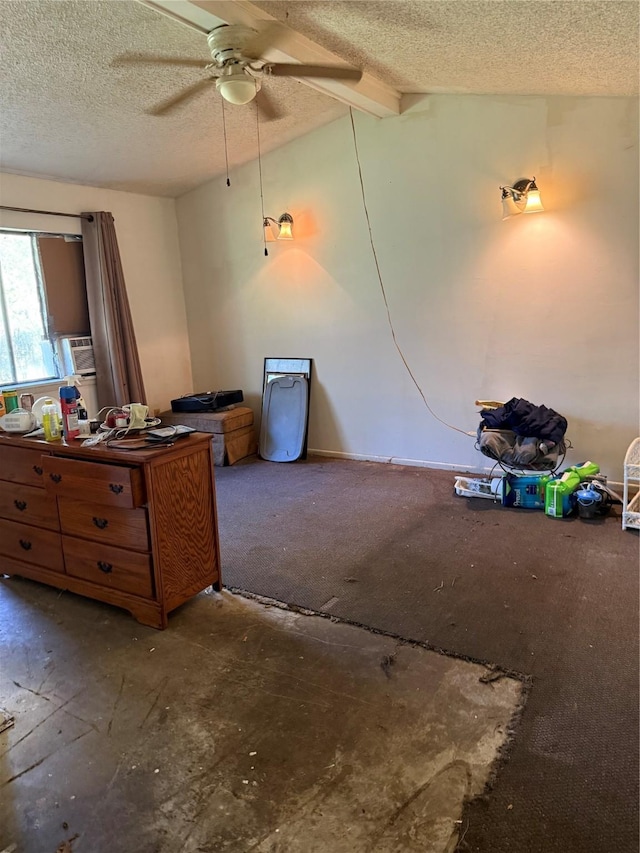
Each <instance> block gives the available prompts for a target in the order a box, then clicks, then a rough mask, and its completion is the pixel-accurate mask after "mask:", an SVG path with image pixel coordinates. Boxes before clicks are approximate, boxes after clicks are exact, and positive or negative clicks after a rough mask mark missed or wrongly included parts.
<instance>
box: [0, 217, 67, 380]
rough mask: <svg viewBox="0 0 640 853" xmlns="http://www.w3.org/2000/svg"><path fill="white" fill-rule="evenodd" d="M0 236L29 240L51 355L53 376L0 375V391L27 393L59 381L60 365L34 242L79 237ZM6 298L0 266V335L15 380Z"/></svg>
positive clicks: (27, 232)
mask: <svg viewBox="0 0 640 853" xmlns="http://www.w3.org/2000/svg"><path fill="white" fill-rule="evenodd" d="M0 234H10V235H23V236H24V235H27V236H29V237H30V241H31V253H32V257H33V267H34V271H35V277H36V281H37V287H38V302H39V306H40V316H41V318H42V321H43V326H44V331H45V334H46V339H47V340H48V341H49V343H50V345H51V352H52V358H53V365H54V368H55V371H56V374H55V376H43V377H40V378H38V379H25V380H18V379H17V378H9V379H5V378H3V377H2V376H1V375H0V386H1V387H2V388H7V387H11V388H15V389H17V390H23V389H28V388H30V387H37V386H40V385H47V384H50V383H55V382H58V381H59V380H60V379H63V378H64V376H63V371H62V365H61V364H60V359H59V358H58V353H57V349H56V341H55V336H54V335H53V334H52V331H51V317H50V315H49V306H48V301H47V288H46V285H45V281H44V276H43V271H42V258H41V256H40V247H39V244H38V239H39V238H40V237H57V238H62V239H65V238H68V239H71V240H73V241H80V242H81V241H82V237H81V236H80V235H78V234H73V233H69V232H59V231H38V230H33V229H27V228H7V227H4V226H3V227H0ZM5 300H6V297H5V291H4V283H3V279H2V267H1V266H0V308H1V309H2V310H1V313H2V318H1V319H0V331H2V332H3V333H4V334H5V336H6V339H7V343H8V348H9V353H10V358H11V367H12V374H13V377H16V363H15V356H14V347H13V340H12V337H11V334H10V331H9V325H8V318H7V308H6V301H5Z"/></svg>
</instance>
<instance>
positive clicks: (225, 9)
mask: <svg viewBox="0 0 640 853" xmlns="http://www.w3.org/2000/svg"><path fill="white" fill-rule="evenodd" d="M0 17H1V22H0V23H1V28H0V30H1V32H0V48H1V50H2V82H1V84H0V113H1V120H2V135H1V138H0V169H1V170H3V171H9V172H16V173H20V174H28V175H35V176H40V177H50V178H54V179H58V180H65V181H72V182H76V183H83V184H89V185H95V186H105V187H110V188H116V189H126V190H129V191H134V192H144V193H151V194H156V195H168V196H175V195H179V194H181V193H183V192H186V191H188V190H189V189H192V188H193V187H195V186H198V185H199V184H201V183H203V182H205V181H207V180H209V179H211V178H212V177H214V176H216V175H219V174H221V173H223V172H224V171H225V169H226V164H227V160H228V164H229V168H233V167H234V166H237V165H240V164H241V163H244V162H247V161H249V160H251V159H254V158H255V157H256V155H257V142H258V132H259V135H260V145H261V150H262V152H263V153H265V152H267V151H269V150H272V149H274V148H276V147H278V146H280V145H283V144H284V143H286V142H287V141H289V140H291V139H293V138H295V137H297V136H301V135H303V134H305V133H308V132H309V131H311V130H314V129H315V128H317V127H319V126H321V125H324V124H327V123H329V122H331V121H333V120H335V119H336V118H338V117H340V116H342V115H344V114H345V113H346V112H347V111H348V109H349V106H348V104H353V105H354V107H355V108H356V109H365V110H366V111H367V112H370V113H374V114H377V115H381V116H385V115H393V114H394V112H398V111H401V110H402V95H403V94H406V93H423V94H427V95H428V94H436V93H471V94H520V95H541V96H546V95H594V96H600V95H613V96H617V95H634V94H637V92H638V23H639V5H638V3H637V2H635V0H630V2H627V0H620V2H618V0H600V2H582V0H566V2H565V0H393V2H392V0H381V2H378V0H365V1H364V2H351V0H346V1H345V2H343V1H342V0H336V2H333V0H324V1H323V2H315V0H306V2H285V0H271V2H259V3H251V2H248V1H247V0H192V2H188V0H141V1H140V2H139V0H22V2H20V0H18V2H16V0H12V2H6V0H3V2H1V3H0ZM271 18H273V19H276V20H278V21H280V22H282V23H283V24H285V25H286V27H287V28H288V30H286V31H285V33H288V34H289V36H290V37H289V38H285V39H284V40H283V42H282V44H279V45H278V51H276V52H275V53H274V54H273V56H274V58H275V59H276V60H281V59H282V57H283V56H284V58H285V59H289V60H291V61H302V62H304V61H314V58H315V59H316V60H317V59H318V58H320V59H322V60H324V61H329V60H332V61H334V62H343V63H348V64H350V65H352V66H355V67H357V68H360V69H362V70H363V71H364V72H365V73H364V75H363V79H362V81H361V83H359V84H355V85H354V84H351V83H347V84H337V85H336V84H333V83H331V84H328V86H325V85H324V84H323V83H322V81H311V80H304V81H302V80H301V81H298V80H296V79H294V78H284V77H278V78H271V79H268V80H267V81H266V83H265V87H266V88H268V92H269V94H270V96H271V99H272V100H273V102H274V103H275V104H276V105H277V106H278V107H279V108H280V110H281V111H282V117H280V118H278V119H277V120H275V121H271V122H268V123H263V124H260V126H259V127H258V126H257V117H256V110H255V107H254V104H253V103H250V104H248V105H245V106H232V105H226V109H225V111H224V118H225V124H226V138H227V151H226V154H225V145H224V133H223V112H222V101H221V98H220V96H219V95H218V93H217V92H216V89H215V86H213V85H212V86H210V87H208V88H206V89H205V90H203V91H202V92H200V93H199V94H198V95H197V97H194V98H193V99H191V100H188V101H185V102H184V103H183V104H181V105H180V106H178V107H177V108H175V109H174V110H173V111H172V112H170V113H168V114H167V115H164V116H162V117H158V116H152V115H149V114H148V112H147V111H148V110H149V109H150V108H151V107H153V106H154V105H155V104H157V103H159V102H161V101H163V100H164V99H166V98H167V97H169V96H171V95H172V94H174V93H176V92H179V91H180V90H181V89H182V88H184V87H187V86H189V85H191V84H193V83H194V82H196V81H197V80H199V79H201V77H202V76H203V72H202V71H200V70H198V69H194V68H180V67H173V66H168V65H164V66H163V65H157V66H156V65H151V64H150V65H126V66H123V65H118V64H117V63H114V60H115V59H116V58H117V57H118V56H121V55H122V54H125V53H148V54H155V55H162V56H175V57H190V58H193V59H202V60H203V61H205V62H206V61H207V60H209V59H210V54H209V52H208V48H207V41H206V32H207V30H209V29H212V28H213V27H214V26H216V25H217V24H219V23H220V22H228V23H237V22H239V21H242V22H249V23H255V22H256V21H259V20H261V19H264V20H268V19H271ZM289 30H291V31H292V32H290V33H289ZM309 57H311V58H309ZM318 85H319V86H320V88H318ZM0 192H1V187H0Z"/></svg>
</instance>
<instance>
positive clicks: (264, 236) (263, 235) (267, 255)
mask: <svg viewBox="0 0 640 853" xmlns="http://www.w3.org/2000/svg"><path fill="white" fill-rule="evenodd" d="M256 134H257V137H258V176H259V178H260V208H261V210H262V222H263V223H264V221H265V220H264V195H263V192H262V157H261V156H260V108H259V106H258V104H257V103H256ZM262 242H263V243H264V254H265V256H266V257H269V252H268V251H267V237H266V234H265V233H264V227H263V228H262Z"/></svg>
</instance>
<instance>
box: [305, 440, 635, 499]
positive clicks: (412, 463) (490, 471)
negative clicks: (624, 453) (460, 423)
mask: <svg viewBox="0 0 640 853" xmlns="http://www.w3.org/2000/svg"><path fill="white" fill-rule="evenodd" d="M308 453H309V455H311V456H329V457H332V458H334V459H352V460H354V461H355V462H386V463H387V464H390V465H407V466H409V467H413V468H435V469H437V470H440V471H459V472H461V473H464V474H478V475H480V476H483V477H488V476H489V475H492V476H494V477H500V476H502V473H503V472H502V470H501V469H500V467H499V466H497V467H496V465H495V463H494V464H493V465H469V464H463V463H462V462H459V463H455V462H430V461H428V460H426V459H405V458H403V457H402V456H376V455H374V454H364V453H342V452H341V451H339V450H312V449H311V448H309V450H308ZM607 483H608V485H609V486H610V487H611V488H612V489H613V490H614V491H616V492H618V491H620V492H621V491H622V489H623V488H624V486H623V484H622V483H619V482H617V481H616V480H608V481H607Z"/></svg>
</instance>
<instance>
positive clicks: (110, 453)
mask: <svg viewBox="0 0 640 853" xmlns="http://www.w3.org/2000/svg"><path fill="white" fill-rule="evenodd" d="M212 438H213V436H212V435H211V434H210V433H207V432H192V433H189V435H185V436H181V437H180V438H178V439H176V440H175V442H174V443H173V444H171V445H161V446H156V445H153V444H151V443H150V442H145V440H144V439H142V438H139V437H136V438H127V439H123V440H121V441H118V442H115V443H113V444H111V445H109V446H108V447H107V446H106V445H105V444H104V442H100V443H99V444H94V445H91V446H88V447H87V446H86V445H85V446H83V441H85V436H83V437H82V438H80V439H72V440H71V441H68V442H67V441H66V440H65V439H64V438H62V439H60V440H59V441H45V439H44V438H24V437H23V436H20V435H15V434H9V433H6V432H0V450H1V449H2V448H3V447H24V448H27V449H29V450H41V451H42V452H47V453H52V454H53V455H54V456H73V457H75V458H76V459H87V460H94V461H96V462H116V463H118V464H120V465H139V464H140V463H144V462H155V461H157V460H158V459H161V460H162V461H168V460H169V459H170V458H171V457H173V456H176V457H177V456H182V455H183V454H184V453H185V451H192V450H195V449H196V447H201V446H203V445H206V444H207V443H209V442H211V440H212Z"/></svg>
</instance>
